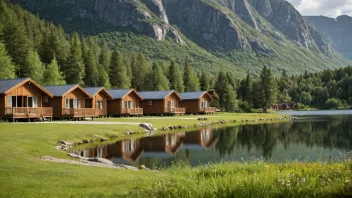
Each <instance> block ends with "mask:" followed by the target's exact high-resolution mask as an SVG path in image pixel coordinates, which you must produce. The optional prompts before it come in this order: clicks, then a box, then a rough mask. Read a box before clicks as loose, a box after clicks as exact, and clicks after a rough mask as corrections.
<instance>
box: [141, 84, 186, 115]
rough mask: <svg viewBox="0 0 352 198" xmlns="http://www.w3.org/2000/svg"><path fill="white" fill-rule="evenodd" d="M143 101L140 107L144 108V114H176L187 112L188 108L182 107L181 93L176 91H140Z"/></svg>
mask: <svg viewBox="0 0 352 198" xmlns="http://www.w3.org/2000/svg"><path fill="white" fill-rule="evenodd" d="M138 93H139V95H140V96H142V98H143V101H142V102H141V103H140V107H141V108H143V111H144V114H147V115H172V114H173V115H175V114H180V115H181V114H185V113H186V109H185V108H181V107H180V106H179V103H180V102H181V100H182V99H181V97H180V95H179V94H178V93H177V92H176V91H174V90H171V91H146V92H138Z"/></svg>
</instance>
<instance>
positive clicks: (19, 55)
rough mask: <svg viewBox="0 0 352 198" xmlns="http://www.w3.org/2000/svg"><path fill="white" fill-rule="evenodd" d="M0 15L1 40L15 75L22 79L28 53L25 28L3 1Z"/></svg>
mask: <svg viewBox="0 0 352 198" xmlns="http://www.w3.org/2000/svg"><path fill="white" fill-rule="evenodd" d="M0 3H1V5H0V13H3V14H2V16H3V18H2V19H1V23H2V25H3V28H2V37H1V38H2V40H3V43H4V44H5V46H6V49H7V51H8V54H9V56H10V57H11V58H12V61H13V62H14V64H15V65H16V66H17V67H18V68H17V75H18V76H20V77H22V76H24V75H22V73H23V68H22V66H23V65H25V64H26V59H27V53H28V51H30V44H29V40H28V38H27V36H26V34H27V33H26V27H25V25H24V21H23V19H22V18H19V17H18V16H17V15H16V14H15V13H13V12H11V11H10V10H9V9H8V7H7V5H6V3H5V2H4V1H1V2H0Z"/></svg>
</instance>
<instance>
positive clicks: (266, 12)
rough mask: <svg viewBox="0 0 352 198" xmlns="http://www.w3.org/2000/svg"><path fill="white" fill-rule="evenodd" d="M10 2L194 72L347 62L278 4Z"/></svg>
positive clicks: (246, 0)
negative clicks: (187, 62)
mask: <svg viewBox="0 0 352 198" xmlns="http://www.w3.org/2000/svg"><path fill="white" fill-rule="evenodd" d="M11 1H12V2H14V3H18V4H20V5H21V6H23V7H25V8H27V9H29V10H31V11H32V12H35V13H39V14H40V16H41V17H43V18H45V19H48V20H52V21H53V22H54V23H56V24H61V25H63V27H64V28H65V29H66V30H67V31H73V30H75V31H78V32H79V33H81V34H85V35H96V36H97V37H98V38H100V39H104V40H107V41H108V42H109V43H110V46H111V47H112V46H113V45H115V44H117V45H118V46H119V47H120V49H121V50H122V51H126V52H131V51H134V52H135V51H142V52H144V53H145V54H146V55H147V57H149V58H150V59H153V60H164V61H168V60H170V59H176V60H177V61H178V62H179V63H182V62H183V61H184V60H185V59H190V60H191V62H192V65H193V67H195V68H196V69H197V70H207V71H211V72H213V73H215V72H218V71H219V70H225V71H233V70H234V69H235V70H236V71H237V73H238V75H242V74H243V73H244V72H245V71H246V70H249V71H251V72H252V73H258V71H260V69H261V68H262V67H263V65H269V66H271V67H272V69H273V71H274V72H280V71H281V70H282V69H285V70H287V72H288V73H291V74H297V73H301V72H302V71H304V70H308V71H315V70H321V69H325V68H338V67H340V66H345V65H347V64H350V63H351V62H350V61H349V60H347V59H345V58H344V57H342V56H341V55H340V54H338V53H336V52H334V50H333V49H332V47H331V45H330V44H329V43H328V42H327V41H325V39H324V38H323V37H321V36H320V35H319V34H318V33H317V32H316V31H315V30H314V29H313V28H311V27H310V26H309V25H308V24H307V23H306V22H305V21H304V19H303V18H302V16H301V15H300V14H299V13H298V12H297V11H296V10H295V9H294V8H293V6H292V5H290V4H289V3H287V2H286V1H283V0H94V1H88V2H87V1H85V0H56V1H45V0H11ZM160 49H162V50H160Z"/></svg>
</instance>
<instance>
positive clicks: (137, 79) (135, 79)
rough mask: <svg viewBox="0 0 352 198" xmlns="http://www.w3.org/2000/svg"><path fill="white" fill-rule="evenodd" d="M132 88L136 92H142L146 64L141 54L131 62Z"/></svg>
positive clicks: (145, 76) (146, 73)
mask: <svg viewBox="0 0 352 198" xmlns="http://www.w3.org/2000/svg"><path fill="white" fill-rule="evenodd" d="M131 71H132V81H131V82H132V87H133V88H135V89H136V90H139V91H140V90H144V88H145V86H146V84H147V83H146V81H149V79H147V75H148V63H147V60H146V59H145V57H144V54H143V53H139V54H138V56H137V58H136V61H134V60H133V59H132V61H131Z"/></svg>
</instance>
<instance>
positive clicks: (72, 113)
mask: <svg viewBox="0 0 352 198" xmlns="http://www.w3.org/2000/svg"><path fill="white" fill-rule="evenodd" d="M95 113H96V111H95V109H92V108H70V109H62V116H63V117H71V118H91V117H96V116H97V115H96V114H95Z"/></svg>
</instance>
